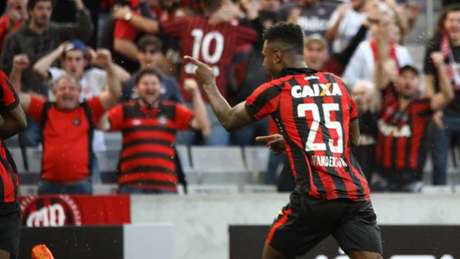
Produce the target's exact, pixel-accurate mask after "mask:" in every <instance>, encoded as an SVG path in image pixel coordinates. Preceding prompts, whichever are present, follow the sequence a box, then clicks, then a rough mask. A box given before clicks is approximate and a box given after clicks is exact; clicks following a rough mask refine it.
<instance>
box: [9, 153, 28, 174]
mask: <svg viewBox="0 0 460 259" xmlns="http://www.w3.org/2000/svg"><path fill="white" fill-rule="evenodd" d="M8 150H9V151H10V154H11V156H12V157H13V160H14V163H15V164H16V168H17V170H18V173H24V172H25V171H26V169H25V168H24V160H23V157H22V152H21V149H20V148H18V147H12V148H8Z"/></svg>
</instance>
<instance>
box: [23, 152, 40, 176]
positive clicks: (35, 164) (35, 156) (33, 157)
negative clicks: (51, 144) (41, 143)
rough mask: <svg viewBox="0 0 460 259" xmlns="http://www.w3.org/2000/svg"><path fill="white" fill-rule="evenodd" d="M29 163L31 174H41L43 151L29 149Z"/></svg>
mask: <svg viewBox="0 0 460 259" xmlns="http://www.w3.org/2000/svg"><path fill="white" fill-rule="evenodd" d="M26 153H27V162H28V164H29V172H31V173H38V174H39V173H40V172H41V169H42V151H41V149H39V148H27V150H26Z"/></svg>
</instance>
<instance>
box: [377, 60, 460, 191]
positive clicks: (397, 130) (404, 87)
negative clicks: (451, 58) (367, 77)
mask: <svg viewBox="0 0 460 259" xmlns="http://www.w3.org/2000/svg"><path fill="white" fill-rule="evenodd" d="M431 59H432V60H433V63H434V64H435V67H436V70H437V71H438V73H439V75H440V82H441V84H440V85H441V90H440V92H438V93H437V94H435V95H432V96H430V97H426V96H421V91H420V75H419V71H418V70H417V68H415V67H413V66H410V65H407V66H403V67H401V68H400V69H399V73H398V71H396V72H395V71H393V72H391V69H388V66H387V67H385V65H384V64H385V60H382V62H377V64H376V71H375V74H376V82H375V83H376V85H377V87H379V88H380V90H381V91H382V98H383V99H382V106H381V109H380V112H379V115H378V123H377V124H378V135H377V145H376V164H377V173H378V174H379V175H380V176H382V177H383V179H384V184H383V186H382V187H383V188H384V190H387V191H398V192H401V191H403V192H418V191H420V190H421V188H422V186H423V183H422V173H423V171H422V170H423V165H424V164H423V161H424V157H425V155H426V151H427V149H426V147H425V142H424V136H425V134H426V132H427V128H428V124H429V123H430V121H431V118H432V115H433V112H435V111H437V110H441V109H443V108H444V107H445V106H446V105H447V104H449V102H451V101H452V100H453V98H454V92H453V88H452V85H451V82H450V81H449V80H448V76H447V70H446V68H445V66H444V62H443V60H444V57H443V56H442V54H440V53H433V54H432V56H431Z"/></svg>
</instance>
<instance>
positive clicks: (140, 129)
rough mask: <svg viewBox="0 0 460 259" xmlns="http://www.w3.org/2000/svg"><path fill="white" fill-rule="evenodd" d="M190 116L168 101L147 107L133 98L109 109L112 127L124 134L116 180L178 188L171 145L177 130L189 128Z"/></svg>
mask: <svg viewBox="0 0 460 259" xmlns="http://www.w3.org/2000/svg"><path fill="white" fill-rule="evenodd" d="M193 117H194V114H193V112H192V111H191V110H190V109H188V108H187V107H185V106H183V105H181V104H177V103H174V102H169V101H160V103H159V106H158V107H157V108H148V107H145V106H144V105H143V103H142V102H141V101H140V100H138V99H136V100H132V101H130V102H127V103H123V104H119V105H117V106H115V107H114V108H113V109H112V110H110V112H109V121H110V125H111V130H120V131H121V132H122V135H123V146H122V151H121V154H120V162H119V176H118V183H119V184H121V185H123V184H127V185H134V186H135V187H136V188H140V189H148V190H157V191H173V192H174V191H177V181H178V179H177V174H176V167H175V163H174V155H175V152H174V149H173V145H174V144H175V142H176V132H177V130H185V129H189V128H190V122H191V121H192V119H193Z"/></svg>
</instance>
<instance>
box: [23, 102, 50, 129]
mask: <svg viewBox="0 0 460 259" xmlns="http://www.w3.org/2000/svg"><path fill="white" fill-rule="evenodd" d="M45 103H46V101H45V99H43V98H39V97H35V96H33V95H32V96H31V97H30V104H29V108H28V109H27V111H26V113H27V115H29V117H31V118H32V119H33V120H34V121H35V122H36V123H38V124H39V123H40V121H41V118H42V113H43V109H44V108H45Z"/></svg>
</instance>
